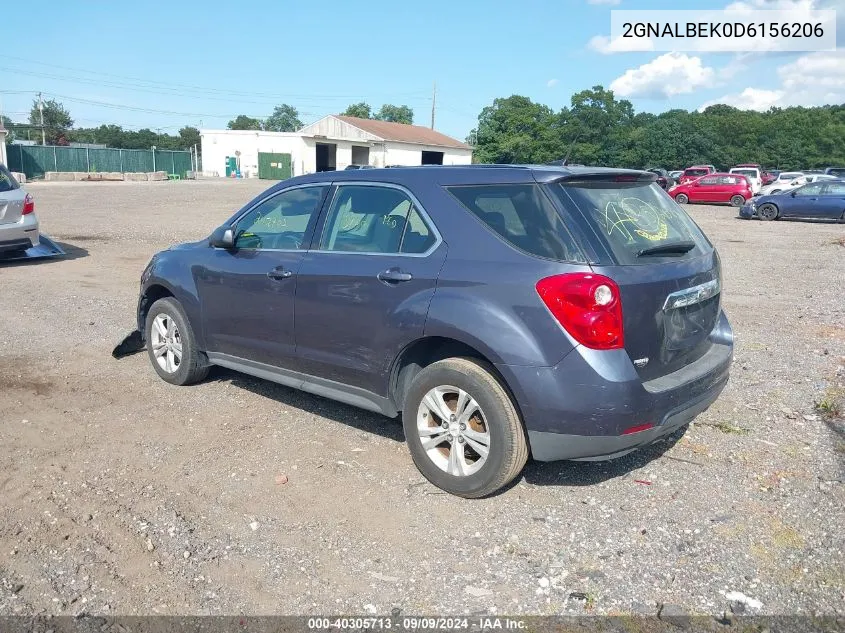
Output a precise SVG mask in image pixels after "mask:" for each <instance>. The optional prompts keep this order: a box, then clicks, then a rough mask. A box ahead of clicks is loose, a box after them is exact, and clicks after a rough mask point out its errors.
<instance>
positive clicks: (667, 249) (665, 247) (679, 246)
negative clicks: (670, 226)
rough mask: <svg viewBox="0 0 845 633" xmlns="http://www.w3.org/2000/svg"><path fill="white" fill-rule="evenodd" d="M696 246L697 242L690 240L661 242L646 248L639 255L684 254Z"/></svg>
mask: <svg viewBox="0 0 845 633" xmlns="http://www.w3.org/2000/svg"><path fill="white" fill-rule="evenodd" d="M694 248H695V242H690V241H689V240H685V241H681V242H669V243H667V244H661V245H660V246H652V247H651V248H644V249H643V250H641V251H640V252H639V253H637V257H648V256H649V255H683V254H684V253H688V252H690V251H691V250H692V249H694Z"/></svg>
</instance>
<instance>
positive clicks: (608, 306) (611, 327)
mask: <svg viewBox="0 0 845 633" xmlns="http://www.w3.org/2000/svg"><path fill="white" fill-rule="evenodd" d="M537 294H539V295H540V298H541V299H542V300H543V303H545V304H546V307H548V309H549V310H550V311H551V313H552V314H553V315H554V317H555V318H556V319H557V320H558V322H559V323H560V324H561V325H562V326H563V327H564V329H566V331H567V332H569V334H570V335H571V336H572V337H573V338H574V339H575V340H576V341H578V342H579V343H581V344H582V345H585V346H586V347H590V348H592V349H620V348H622V347H623V345H624V338H623V325H622V301H621V298H620V296H619V286H617V285H616V282H614V281H613V280H612V279H610V278H609V277H605V276H603V275H595V274H593V273H568V274H565V275H555V276H553V277H546V278H545V279H541V280H540V281H538V282H537Z"/></svg>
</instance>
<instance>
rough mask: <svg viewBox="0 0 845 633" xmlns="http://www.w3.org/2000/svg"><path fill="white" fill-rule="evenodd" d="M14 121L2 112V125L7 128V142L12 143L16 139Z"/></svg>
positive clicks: (0, 123)
mask: <svg viewBox="0 0 845 633" xmlns="http://www.w3.org/2000/svg"><path fill="white" fill-rule="evenodd" d="M14 125H15V124H14V123H12V119H10V118H9V117H7V116H5V115H3V114H0V127H3V128H6V142H7V143H9V144H11V143H12V141H14V140H15V130H14Z"/></svg>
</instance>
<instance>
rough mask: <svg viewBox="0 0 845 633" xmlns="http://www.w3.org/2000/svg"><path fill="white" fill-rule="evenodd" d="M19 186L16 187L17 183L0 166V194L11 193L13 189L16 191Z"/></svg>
mask: <svg viewBox="0 0 845 633" xmlns="http://www.w3.org/2000/svg"><path fill="white" fill-rule="evenodd" d="M19 186H20V185H18V181H17V180H15V179H14V178H13V177H12V174H10V173H9V172H8V171H6V168H5V167H3V165H0V193H3V192H4V191H12V190H13V189H17V188H18V187H19Z"/></svg>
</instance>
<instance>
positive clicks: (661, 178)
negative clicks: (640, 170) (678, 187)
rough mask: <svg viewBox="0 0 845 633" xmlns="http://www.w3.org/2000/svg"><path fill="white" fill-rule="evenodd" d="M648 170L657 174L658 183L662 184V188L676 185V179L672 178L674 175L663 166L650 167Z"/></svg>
mask: <svg viewBox="0 0 845 633" xmlns="http://www.w3.org/2000/svg"><path fill="white" fill-rule="evenodd" d="M646 171H650V172H651V173H653V174H657V184H658V185H660V188H661V189H664V190H666V189H671V188H672V187H674V186H675V179H674V178H672V175H671V174H670V173H669V172H668V171H667V170H665V169H663V168H662V167H649V168H648V169H646Z"/></svg>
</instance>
